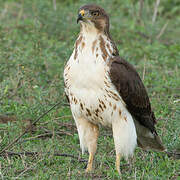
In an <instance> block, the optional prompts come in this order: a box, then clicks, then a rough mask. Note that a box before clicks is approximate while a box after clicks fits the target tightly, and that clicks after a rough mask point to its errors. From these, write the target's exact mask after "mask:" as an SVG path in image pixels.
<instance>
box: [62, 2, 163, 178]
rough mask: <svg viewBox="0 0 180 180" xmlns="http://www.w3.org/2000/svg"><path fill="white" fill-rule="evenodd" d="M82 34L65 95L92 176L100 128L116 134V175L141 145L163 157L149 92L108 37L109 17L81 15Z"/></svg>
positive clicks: (90, 10) (91, 11) (90, 8)
mask: <svg viewBox="0 0 180 180" xmlns="http://www.w3.org/2000/svg"><path fill="white" fill-rule="evenodd" d="M78 22H80V33H79V36H78V38H77V40H76V42H75V46H74V50H73V53H72V55H71V57H70V59H69V60H68V62H67V64H66V66H65V69H64V84H65V93H66V95H67V97H68V100H69V103H70V108H71V111H72V115H73V118H74V120H75V123H76V126H77V130H78V135H79V139H80V147H81V149H82V153H84V151H85V150H88V152H89V160H88V164H87V168H86V172H89V171H91V170H92V165H93V159H94V155H95V152H96V149H97V139H98V135H99V125H103V126H107V127H110V128H112V131H113V138H114V144H115V151H116V169H117V171H118V173H119V174H120V159H121V157H125V158H128V157H130V156H132V155H133V152H134V149H135V147H136V145H138V146H140V147H141V148H143V149H148V148H152V149H155V150H159V151H163V150H164V147H163V145H162V142H161V140H160V138H159V136H158V134H157V132H156V129H155V123H156V118H155V116H154V113H153V111H152V109H151V104H150V100H149V97H148V94H147V91H146V89H145V87H144V85H143V82H142V81H141V78H140V76H139V75H138V73H137V71H136V70H135V68H134V67H133V66H132V65H131V64H129V63H128V62H127V61H125V60H124V59H122V58H120V56H119V53H118V50H117V47H116V45H115V43H114V41H113V40H112V38H111V35H110V32H109V17H108V15H107V14H106V12H105V10H104V9H103V8H101V7H99V6H97V5H85V6H82V7H81V8H80V9H79V11H78V18H77V23H78Z"/></svg>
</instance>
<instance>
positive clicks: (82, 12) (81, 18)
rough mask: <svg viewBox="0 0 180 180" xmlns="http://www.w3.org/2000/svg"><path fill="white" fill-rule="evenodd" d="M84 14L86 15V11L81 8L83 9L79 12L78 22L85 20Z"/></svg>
mask: <svg viewBox="0 0 180 180" xmlns="http://www.w3.org/2000/svg"><path fill="white" fill-rule="evenodd" d="M84 15H85V11H84V9H83V10H81V11H80V12H79V14H78V18H77V23H78V22H79V21H83V17H84Z"/></svg>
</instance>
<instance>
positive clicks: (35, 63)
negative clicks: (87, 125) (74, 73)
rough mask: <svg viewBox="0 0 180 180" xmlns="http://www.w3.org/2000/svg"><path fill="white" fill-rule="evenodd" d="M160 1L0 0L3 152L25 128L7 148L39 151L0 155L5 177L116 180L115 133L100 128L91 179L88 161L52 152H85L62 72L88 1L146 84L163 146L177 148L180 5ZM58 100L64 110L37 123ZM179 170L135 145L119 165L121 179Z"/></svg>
mask: <svg viewBox="0 0 180 180" xmlns="http://www.w3.org/2000/svg"><path fill="white" fill-rule="evenodd" d="M157 2H158V1H155V0H154V1H153V0H149V1H148V0H147V1H145V0H126V1H122V0H112V1H108V0H101V1H100V0H97V1H91V2H90V1H87V0H66V1H63V0H31V1H30V0H29V1H28V0H16V1H15V0H14V1H13V0H0V143H1V144H0V148H1V149H2V148H4V147H5V146H6V145H7V144H8V143H9V142H11V141H12V140H13V139H14V138H15V137H17V136H18V135H19V134H20V133H21V132H22V131H23V130H24V129H25V128H26V127H27V126H28V127H29V128H30V132H29V133H27V134H26V135H25V136H23V138H21V139H20V141H19V142H18V143H16V144H15V145H14V146H13V147H12V148H11V149H9V150H8V151H11V152H24V151H28V152H39V155H34V156H28V155H21V156H1V157H0V178H1V179H14V178H16V179H118V178H119V177H118V174H117V172H116V171H115V168H114V167H115V165H114V162H115V152H114V144H113V139H112V135H111V131H110V130H106V129H104V128H101V135H100V138H99V141H98V152H97V155H96V162H95V170H94V171H93V172H92V173H91V174H88V175H87V174H85V173H84V167H85V165H86V163H85V162H84V163H83V162H79V161H78V160H76V159H74V158H71V157H61V156H55V155H53V153H54V152H59V153H67V154H71V155H74V156H77V157H78V156H80V154H81V151H80V147H79V140H78V134H77V131H76V128H75V127H74V121H73V119H72V117H71V112H70V110H69V107H68V106H66V103H67V102H66V100H65V97H64V89H63V76H62V74H63V67H64V65H65V63H66V61H67V60H68V58H69V57H70V55H71V53H72V50H73V46H74V43H75V40H76V38H77V36H78V33H79V24H77V23H76V18H77V11H78V9H79V7H80V6H82V5H84V4H87V3H95V4H98V5H100V6H102V7H103V8H104V9H105V10H106V11H107V13H108V14H109V16H110V25H111V26H110V32H111V35H112V38H113V39H114V41H115V43H116V45H117V47H118V50H119V53H120V56H121V57H123V58H125V59H126V60H127V61H129V62H130V63H131V64H133V65H134V66H135V67H136V69H137V71H138V72H139V74H140V76H141V78H142V79H143V81H144V84H145V86H146V88H147V91H148V94H149V97H150V99H151V102H152V107H153V110H154V112H155V115H156V117H157V119H158V124H157V130H158V133H159V134H160V136H161V137H162V140H163V143H164V144H165V146H166V147H167V150H168V151H169V152H176V153H177V152H179V151H180V128H179V127H180V121H179V120H180V93H179V92H180V78H179V77H180V70H179V68H180V1H179V0H173V1H172V0H163V1H160V3H159V5H156V4H157ZM155 7H156V8H155ZM155 9H157V14H156V13H155ZM59 101H61V102H63V105H61V106H59V107H57V108H55V109H54V110H53V111H51V112H50V113H49V114H48V115H47V116H45V117H43V118H42V119H41V120H40V121H39V122H38V123H37V124H36V126H32V122H33V121H34V120H35V119H36V118H37V117H38V116H39V115H41V114H43V113H44V112H45V111H46V110H47V109H49V108H50V107H51V106H52V105H53V104H55V103H56V102H59ZM1 149H0V150H1ZM48 152H50V154H49V153H48ZM83 158H84V159H87V158H88V155H87V154H85V155H84V156H83ZM179 166H180V162H179V160H178V159H177V157H176V156H171V157H168V156H167V154H165V153H159V152H153V151H142V150H141V149H139V148H137V150H136V152H135V156H134V163H133V164H132V166H129V165H127V162H126V161H122V167H121V171H122V178H124V179H135V178H136V179H178V176H179V174H178V173H179V171H178V170H179V169H178V167H179Z"/></svg>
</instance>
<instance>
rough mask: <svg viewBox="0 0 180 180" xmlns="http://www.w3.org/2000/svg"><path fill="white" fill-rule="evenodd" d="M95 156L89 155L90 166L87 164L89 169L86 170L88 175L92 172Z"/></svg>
mask: <svg viewBox="0 0 180 180" xmlns="http://www.w3.org/2000/svg"><path fill="white" fill-rule="evenodd" d="M93 157H94V156H93V154H92V153H90V154H89V160H88V164H87V168H86V173H89V172H91V171H92V165H93Z"/></svg>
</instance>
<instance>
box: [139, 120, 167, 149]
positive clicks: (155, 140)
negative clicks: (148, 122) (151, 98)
mask: <svg viewBox="0 0 180 180" xmlns="http://www.w3.org/2000/svg"><path fill="white" fill-rule="evenodd" d="M135 126H136V132H137V144H138V146H139V147H141V148H142V149H154V150H157V151H164V150H165V148H164V146H163V144H162V141H161V139H160V137H159V136H158V135H157V134H156V133H152V132H151V131H150V130H148V129H147V128H145V127H144V126H142V125H140V124H139V123H138V122H137V121H136V120H135Z"/></svg>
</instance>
